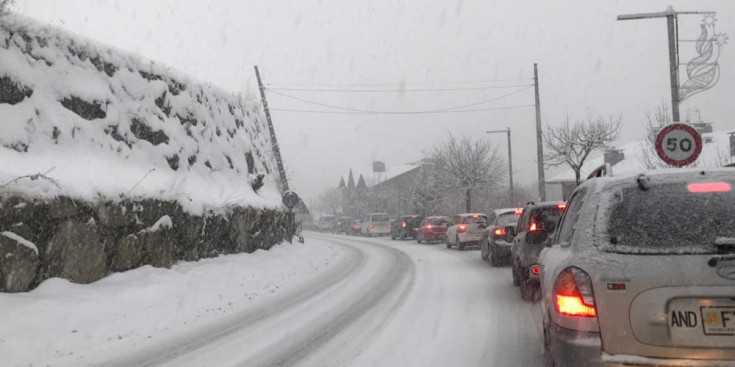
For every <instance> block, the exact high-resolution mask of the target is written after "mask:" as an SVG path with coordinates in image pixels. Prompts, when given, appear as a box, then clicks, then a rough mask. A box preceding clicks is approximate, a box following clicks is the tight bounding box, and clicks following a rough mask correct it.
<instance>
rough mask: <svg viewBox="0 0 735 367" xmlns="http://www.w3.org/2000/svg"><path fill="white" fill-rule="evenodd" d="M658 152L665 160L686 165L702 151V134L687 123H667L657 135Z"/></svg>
mask: <svg viewBox="0 0 735 367" xmlns="http://www.w3.org/2000/svg"><path fill="white" fill-rule="evenodd" d="M656 152H657V153H658V156H659V157H660V158H661V159H662V160H663V161H664V162H666V163H668V164H670V165H672V166H677V167H684V166H686V165H689V164H692V162H694V161H695V160H696V159H697V158H698V157H699V154H700V153H702V136H701V135H699V132H698V131H697V130H695V129H694V128H693V127H691V126H689V125H687V124H678V123H677V124H671V125H666V127H664V128H663V129H661V131H660V132H659V133H658V136H656Z"/></svg>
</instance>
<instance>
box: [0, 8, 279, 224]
mask: <svg viewBox="0 0 735 367" xmlns="http://www.w3.org/2000/svg"><path fill="white" fill-rule="evenodd" d="M212 67H217V66H216V65H213V66H212ZM0 116H1V117H2V122H1V123H2V134H0V185H1V184H5V183H6V182H9V181H12V180H13V179H15V178H17V177H19V176H25V175H31V174H35V173H45V172H47V174H46V176H47V177H48V179H45V178H43V177H41V178H40V179H35V180H31V179H30V178H23V179H18V180H15V181H13V182H12V183H10V184H7V185H4V186H1V187H0V192H3V191H4V192H8V191H11V192H20V193H23V194H26V195H31V196H35V197H55V196H57V195H67V196H70V197H75V198H78V199H84V200H96V199H98V198H100V197H102V198H104V199H105V200H109V199H113V200H115V199H119V198H122V197H127V198H156V199H161V200H175V201H178V202H179V203H181V205H182V206H183V207H184V208H185V210H187V211H190V212H192V213H194V214H201V213H202V211H203V210H205V209H206V208H209V207H222V206H227V205H247V206H254V207H265V208H275V207H279V206H280V195H279V194H278V190H277V184H276V178H277V167H276V163H275V158H274V157H273V155H272V153H271V149H270V144H271V142H270V138H269V135H268V128H267V125H266V123H265V120H264V118H263V117H262V114H261V112H260V109H259V103H258V101H256V100H247V99H243V98H241V97H238V96H235V95H233V94H231V93H227V92H224V91H222V90H219V89H217V88H215V87H213V86H210V85H207V84H202V83H196V82H193V81H192V80H190V79H189V78H187V77H186V76H184V75H182V74H181V73H179V72H176V71H173V70H171V69H169V68H166V67H165V66H162V65H158V64H156V63H153V62H150V61H146V60H143V59H140V58H138V57H135V56H132V55H130V54H126V53H124V52H119V51H116V50H113V49H112V48H109V47H105V46H101V45H98V44H96V43H94V42H91V41H88V40H84V39H81V38H79V37H76V36H73V35H70V34H69V33H67V32H65V31H61V30H59V29H56V28H52V27H47V26H43V25H40V24H38V23H36V22H35V21H33V20H30V19H28V18H25V17H22V16H19V15H10V16H5V17H3V18H2V20H1V21H0ZM259 173H262V174H265V175H266V178H265V186H264V187H263V188H262V189H260V190H258V192H257V193H255V192H254V191H253V190H252V188H251V187H250V184H249V182H250V181H252V180H253V179H254V178H255V176H256V175H257V174H259Z"/></svg>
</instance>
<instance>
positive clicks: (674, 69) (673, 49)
mask: <svg viewBox="0 0 735 367" xmlns="http://www.w3.org/2000/svg"><path fill="white" fill-rule="evenodd" d="M680 14H715V12H711V11H679V12H677V11H675V10H674V8H672V7H669V8H668V9H667V10H666V11H663V12H659V13H640V14H623V15H618V20H638V19H653V18H666V28H667V30H668V37H669V78H670V80H671V117H672V118H673V120H674V121H673V122H681V118H680V115H679V103H680V102H681V99H680V98H679V18H678V16H679V15H680Z"/></svg>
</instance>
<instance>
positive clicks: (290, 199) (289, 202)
mask: <svg viewBox="0 0 735 367" xmlns="http://www.w3.org/2000/svg"><path fill="white" fill-rule="evenodd" d="M299 201H301V199H299V196H298V195H296V193H295V192H293V191H286V192H284V193H283V205H285V206H286V207H287V208H289V209H293V208H294V207H295V206H296V205H298V204H299Z"/></svg>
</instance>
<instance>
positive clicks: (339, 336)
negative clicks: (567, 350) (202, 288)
mask: <svg viewBox="0 0 735 367" xmlns="http://www.w3.org/2000/svg"><path fill="white" fill-rule="evenodd" d="M306 241H307V246H308V243H309V242H311V241H320V242H328V243H331V244H334V245H337V246H343V247H344V248H345V249H346V251H345V254H346V256H344V258H343V259H342V260H341V261H340V262H339V263H338V264H335V265H334V266H331V267H329V268H328V269H327V270H325V271H324V272H323V273H321V274H320V275H319V276H318V277H314V278H310V279H308V280H306V281H304V282H303V283H302V284H299V286H297V287H292V288H290V289H287V290H284V291H282V292H280V293H279V294H278V296H277V297H272V298H268V299H266V300H264V302H262V303H260V304H258V305H254V306H253V307H249V308H247V309H245V310H243V311H242V312H241V313H238V314H235V315H231V316H230V317H228V318H226V319H222V320H221V321H220V322H216V323H212V324H209V325H207V326H206V327H204V328H201V329H199V330H196V332H193V333H187V334H186V336H181V337H178V338H175V339H171V340H169V341H167V342H166V343H165V344H157V345H155V347H153V346H152V348H151V349H150V350H140V351H138V352H137V353H134V354H130V355H128V356H127V357H126V358H124V359H118V360H116V361H114V362H112V363H111V365H125V366H127V365H166V366H202V365H218V366H226V365H233V366H274V365H289V366H290V365H300V366H541V365H542V364H543V363H542V361H543V357H542V351H541V328H540V325H541V323H540V315H539V314H538V310H537V305H533V304H526V303H524V302H523V301H521V299H520V297H519V295H518V291H517V289H516V288H515V287H513V286H512V284H511V280H510V274H509V269H508V268H492V267H490V266H489V265H487V264H486V263H484V262H482V261H481V260H480V256H479V253H478V252H477V251H472V250H469V251H463V252H459V251H457V250H456V249H454V250H449V249H447V248H445V247H444V245H442V244H436V245H419V244H417V243H416V242H415V241H405V242H402V241H390V240H389V239H385V238H371V239H367V238H358V237H346V236H337V235H327V234H317V233H309V234H307V239H306Z"/></svg>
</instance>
